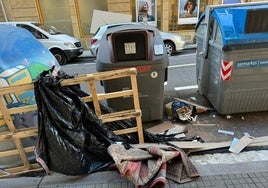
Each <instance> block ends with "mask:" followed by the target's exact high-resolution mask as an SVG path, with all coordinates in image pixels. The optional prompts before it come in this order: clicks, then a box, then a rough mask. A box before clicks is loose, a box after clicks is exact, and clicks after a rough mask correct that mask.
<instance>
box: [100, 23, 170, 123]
mask: <svg viewBox="0 0 268 188" xmlns="http://www.w3.org/2000/svg"><path fill="white" fill-rule="evenodd" d="M168 62H169V61H168V55H167V53H166V50H165V47H164V44H163V40H162V38H161V36H160V34H159V31H158V30H157V29H156V28H155V27H152V26H146V25H125V26H118V27H114V28H111V29H108V30H107V31H106V32H105V34H104V35H103V37H102V39H101V41H100V46H99V49H98V54H97V57H96V69H97V71H98V72H103V71H110V70H116V69H120V68H128V67H135V68H136V69H137V72H138V74H137V85H138V92H139V101H140V106H141V110H142V121H143V122H145V121H152V120H160V119H162V117H163V101H164V99H163V98H164V82H165V81H167V66H168ZM103 87H104V90H105V92H115V91H122V90H126V89H128V88H130V81H129V79H127V78H125V79H117V80H108V81H104V82H103ZM107 103H108V106H110V107H111V108H113V109H114V110H120V111H121V110H127V109H130V108H133V102H131V100H129V99H127V98H116V99H109V100H107Z"/></svg>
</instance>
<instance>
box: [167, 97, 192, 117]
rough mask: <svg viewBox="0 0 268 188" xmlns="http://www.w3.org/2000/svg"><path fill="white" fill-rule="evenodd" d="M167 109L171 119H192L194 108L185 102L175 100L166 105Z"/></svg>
mask: <svg viewBox="0 0 268 188" xmlns="http://www.w3.org/2000/svg"><path fill="white" fill-rule="evenodd" d="M165 111H166V114H167V116H168V118H169V119H174V120H180V121H190V120H191V118H192V117H191V115H192V111H193V109H192V106H190V105H187V104H186V103H184V102H180V101H173V102H170V103H167V104H166V105H165Z"/></svg>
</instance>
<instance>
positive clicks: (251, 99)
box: [196, 2, 268, 114]
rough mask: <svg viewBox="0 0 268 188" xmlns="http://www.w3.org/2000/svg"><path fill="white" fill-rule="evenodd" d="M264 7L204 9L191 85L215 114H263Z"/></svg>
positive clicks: (267, 25)
mask: <svg viewBox="0 0 268 188" xmlns="http://www.w3.org/2000/svg"><path fill="white" fill-rule="evenodd" d="M267 16H268V3H267V2H266V3H253V4H247V3H245V4H237V5H222V6H208V7H206V11H205V14H204V15H202V16H201V17H200V20H199V22H198V24H197V29H196V39H197V59H196V71H197V83H198V87H199V92H200V93H201V94H202V95H204V96H206V97H207V99H208V100H209V101H210V102H211V104H212V105H213V106H214V108H215V109H216V110H217V111H218V112H219V113H220V114H232V113H242V112H253V111H267V110H268V84H267V81H268V53H267V51H268V20H267V19H266V18H267Z"/></svg>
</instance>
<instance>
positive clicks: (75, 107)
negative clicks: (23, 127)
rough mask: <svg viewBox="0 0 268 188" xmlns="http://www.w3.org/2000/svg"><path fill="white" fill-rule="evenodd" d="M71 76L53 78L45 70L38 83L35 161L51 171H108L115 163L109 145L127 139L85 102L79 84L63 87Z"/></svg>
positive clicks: (61, 73)
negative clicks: (115, 131)
mask: <svg viewBox="0 0 268 188" xmlns="http://www.w3.org/2000/svg"><path fill="white" fill-rule="evenodd" d="M64 78H69V76H68V75H66V74H65V73H63V72H59V74H58V76H57V77H53V76H52V75H51V74H49V72H47V71H44V72H43V73H42V74H41V75H40V76H39V78H38V80H37V81H36V82H35V88H34V91H35V98H36V104H37V107H38V138H39V139H38V143H37V145H36V150H35V153H36V160H37V161H38V162H39V163H40V164H41V165H42V167H43V168H44V169H45V170H46V172H47V173H49V171H50V170H52V171H55V172H60V173H63V174H67V175H79V174H85V173H92V172H95V171H102V170H106V169H107V168H108V167H109V166H110V164H112V163H113V160H112V158H111V157H110V156H109V154H108V153H107V148H108V146H109V145H111V144H112V143H114V142H115V141H124V139H122V138H121V137H119V136H117V135H115V134H114V133H113V132H112V131H110V130H108V129H107V126H105V125H103V124H102V123H101V122H100V120H99V119H98V117H97V116H96V115H95V113H94V110H93V109H92V108H90V105H88V104H87V103H85V102H83V100H82V99H81V97H80V96H79V94H78V93H79V92H80V95H84V93H83V92H82V91H81V90H80V88H79V86H78V85H75V86H64V87H62V86H60V84H59V83H60V81H61V80H62V79H64Z"/></svg>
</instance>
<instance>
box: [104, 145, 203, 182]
mask: <svg viewBox="0 0 268 188" xmlns="http://www.w3.org/2000/svg"><path fill="white" fill-rule="evenodd" d="M108 153H109V154H110V155H111V156H112V158H113V160H114V161H115V164H116V167H117V169H118V170H119V172H120V174H121V175H122V176H123V177H125V178H127V179H128V180H130V181H131V182H133V183H134V184H135V185H136V186H146V187H165V184H166V181H167V180H166V179H171V180H173V181H175V182H177V183H186V182H190V181H192V180H194V179H196V178H198V177H199V176H200V175H199V173H198V171H197V169H196V168H195V166H194V165H193V164H192V162H191V161H190V160H189V158H188V156H187V155H186V154H185V153H184V151H183V150H181V149H168V150H165V149H161V148H158V147H148V148H146V150H142V149H138V148H130V149H126V148H125V147H124V146H123V145H120V144H112V145H110V146H109V147H108Z"/></svg>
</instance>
